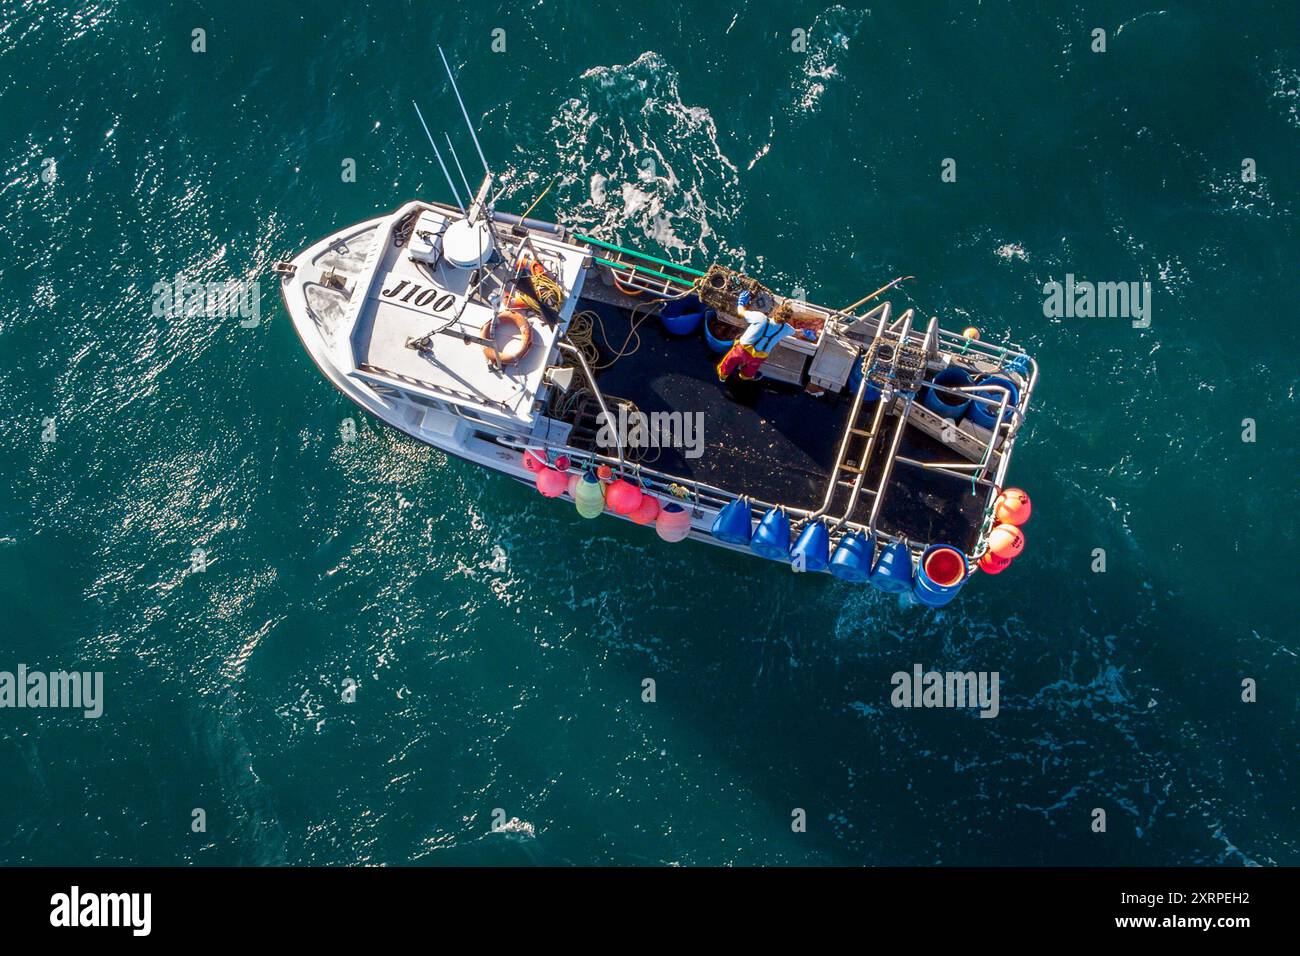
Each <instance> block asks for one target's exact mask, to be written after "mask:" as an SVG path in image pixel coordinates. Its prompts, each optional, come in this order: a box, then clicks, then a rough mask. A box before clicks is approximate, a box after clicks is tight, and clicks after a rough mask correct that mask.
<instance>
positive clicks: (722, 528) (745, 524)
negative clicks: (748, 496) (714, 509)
mask: <svg viewBox="0 0 1300 956" xmlns="http://www.w3.org/2000/svg"><path fill="white" fill-rule="evenodd" d="M753 528H754V511H753V509H752V508H750V506H749V502H748V501H746V500H745V499H744V498H739V499H737V500H736V501H733V502H731V503H730V504H728V505H727V506H726V507H725V508H723V509H722V510H721V511H719V512H718V516H717V517H716V518H714V519H713V529H712V530H713V536H714V537H715V538H717V539H718V540H719V541H725V542H726V543H727V544H749V539H750V536H751V533H752V532H753Z"/></svg>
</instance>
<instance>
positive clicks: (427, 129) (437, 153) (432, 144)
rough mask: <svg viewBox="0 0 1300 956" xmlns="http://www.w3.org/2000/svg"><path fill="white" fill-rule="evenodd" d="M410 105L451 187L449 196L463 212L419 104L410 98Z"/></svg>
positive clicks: (463, 210) (445, 165)
mask: <svg viewBox="0 0 1300 956" xmlns="http://www.w3.org/2000/svg"><path fill="white" fill-rule="evenodd" d="M411 105H412V106H414V107H415V115H416V116H418V117H420V125H421V126H423V127H424V135H425V136H427V137H429V145H430V146H432V147H433V155H434V156H436V157H438V165H439V166H441V167H442V174H443V175H444V176H446V177H447V185H448V186H450V187H451V197H452V198H453V199H454V200H456V205H457V207H459V209H460V211H461V212H462V213H464V212H465V204H464V203H462V202H461V201H460V193H458V192H457V191H456V184H455V183H454V182H452V181H451V173H449V172H447V164H446V163H444V162H443V161H442V153H440V152H438V144H437V143H435V142H434V141H433V134H432V133H430V132H429V124H428V123H426V122H425V121H424V114H423V113H421V112H420V104H419V103H417V102H415V100H411Z"/></svg>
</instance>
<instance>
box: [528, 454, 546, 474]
mask: <svg viewBox="0 0 1300 956" xmlns="http://www.w3.org/2000/svg"><path fill="white" fill-rule="evenodd" d="M524 467H525V468H527V469H528V470H529V471H531V472H538V471H541V470H542V469H543V468H545V467H546V462H545V461H544V460H543V459H542V457H541V456H540V455H538V454H537V452H535V451H526V452H524Z"/></svg>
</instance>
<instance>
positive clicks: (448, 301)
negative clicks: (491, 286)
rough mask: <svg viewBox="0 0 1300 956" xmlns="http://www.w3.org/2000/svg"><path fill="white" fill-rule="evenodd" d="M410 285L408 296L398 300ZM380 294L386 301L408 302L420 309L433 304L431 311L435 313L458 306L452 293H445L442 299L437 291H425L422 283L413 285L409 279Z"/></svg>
mask: <svg viewBox="0 0 1300 956" xmlns="http://www.w3.org/2000/svg"><path fill="white" fill-rule="evenodd" d="M408 285H409V286H410V288H409V289H407V291H406V295H404V296H402V297H401V298H400V299H398V298H397V296H398V295H399V294H400V293H401V291H402V290H403V289H406V287H407V286H408ZM422 290H423V291H422ZM379 294H380V295H381V296H382V297H383V298H385V299H392V300H393V301H395V302H406V303H409V304H410V305H414V306H417V307H419V308H424V307H425V306H426V305H429V303H431V302H432V303H433V306H432V308H431V309H430V311H432V312H434V313H438V312H446V311H447V310H448V309H450V308H451V307H452V306H453V305H455V304H456V297H455V296H454V295H452V294H451V293H450V292H444V293H442V295H441V297H440V296H439V294H438V290H437V289H424V288H423V287H422V286H421V285H420V283H418V282H415V283H413V282H411V281H410V280H409V279H403V280H402V281H401V282H399V283H398V284H397V285H395V286H394V287H393V288H391V289H383V290H381V291H380V293H379Z"/></svg>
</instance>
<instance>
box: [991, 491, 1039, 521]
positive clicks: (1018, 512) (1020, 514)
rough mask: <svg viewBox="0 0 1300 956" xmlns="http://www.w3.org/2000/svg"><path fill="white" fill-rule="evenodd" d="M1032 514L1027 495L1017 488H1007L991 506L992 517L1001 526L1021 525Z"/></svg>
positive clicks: (1031, 506)
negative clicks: (1000, 523)
mask: <svg viewBox="0 0 1300 956" xmlns="http://www.w3.org/2000/svg"><path fill="white" fill-rule="evenodd" d="M1032 512H1033V505H1032V504H1031V503H1030V501H1029V495H1027V494H1025V493H1024V491H1022V490H1021V489H1019V488H1008V489H1007V490H1006V491H1004V492H1002V494H1001V495H999V496H998V500H997V502H995V503H994V505H993V516H994V517H995V518H997V519H998V521H1000V522H1002V523H1003V524H1014V525H1022V524H1024V523H1025V522H1026V521H1028V520H1029V515H1030V514H1031V513H1032Z"/></svg>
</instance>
